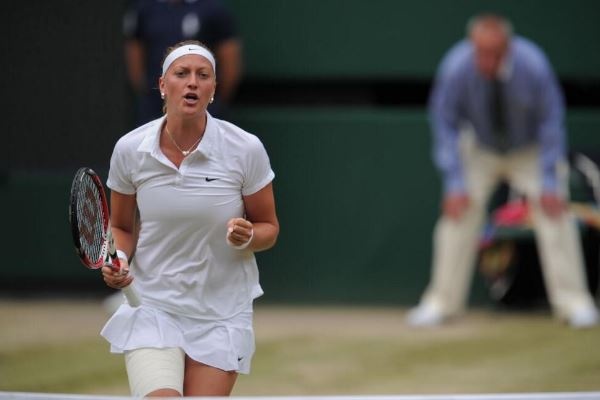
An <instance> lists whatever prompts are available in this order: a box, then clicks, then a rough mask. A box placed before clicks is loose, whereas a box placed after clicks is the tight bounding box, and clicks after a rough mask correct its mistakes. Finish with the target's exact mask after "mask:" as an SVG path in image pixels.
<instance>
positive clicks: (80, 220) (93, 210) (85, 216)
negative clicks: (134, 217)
mask: <svg viewBox="0 0 600 400" xmlns="http://www.w3.org/2000/svg"><path fill="white" fill-rule="evenodd" d="M69 221H70V222H71V233H72V235H73V243H74V244H75V249H76V250H77V255H79V258H80V259H81V262H82V263H83V265H85V266H86V267H88V268H90V269H98V268H101V267H102V266H104V265H105V264H111V265H112V266H113V269H115V270H117V271H119V270H120V268H121V262H120V261H119V258H118V257H117V249H116V248H115V243H114V240H113V236H112V232H111V229H110V216H109V211H108V201H107V199H106V192H105V191H104V186H102V181H101V180H100V177H99V176H98V175H97V174H96V173H95V172H94V171H93V170H92V169H91V168H85V167H84V168H80V169H79V170H78V171H77V173H76V174H75V177H74V178H73V184H72V185H71V196H70V199H69ZM122 290H123V293H124V294H125V297H126V298H127V302H128V303H129V305H130V306H132V307H137V306H139V305H140V300H139V298H138V296H137V294H136V293H135V291H134V290H133V287H131V285H129V286H127V287H125V288H123V289H122Z"/></svg>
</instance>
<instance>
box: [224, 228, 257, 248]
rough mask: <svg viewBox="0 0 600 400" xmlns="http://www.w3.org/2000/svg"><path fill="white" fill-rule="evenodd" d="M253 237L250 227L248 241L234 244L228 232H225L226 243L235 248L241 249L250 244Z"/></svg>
mask: <svg viewBox="0 0 600 400" xmlns="http://www.w3.org/2000/svg"><path fill="white" fill-rule="evenodd" d="M253 237H254V229H252V230H251V231H250V239H248V241H247V242H246V243H242V244H240V245H237V246H236V245H234V244H233V243H231V240H229V234H227V236H226V237H225V240H227V244H228V245H230V246H231V247H233V248H234V249H236V250H243V249H245V248H246V247H248V246H250V242H251V241H252V238H253Z"/></svg>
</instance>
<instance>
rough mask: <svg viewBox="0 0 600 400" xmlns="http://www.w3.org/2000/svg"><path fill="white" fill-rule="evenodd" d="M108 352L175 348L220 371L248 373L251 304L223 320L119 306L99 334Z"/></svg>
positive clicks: (251, 344) (251, 343)
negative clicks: (109, 348)
mask: <svg viewBox="0 0 600 400" xmlns="http://www.w3.org/2000/svg"><path fill="white" fill-rule="evenodd" d="M100 334H101V335H102V336H103V337H104V338H105V339H106V340H108V342H109V343H110V345H111V352H112V353H123V352H125V351H128V350H134V349H140V348H148V347H149V348H168V347H179V348H181V349H182V350H183V351H184V352H185V354H187V355H188V356H189V357H190V358H192V359H193V360H195V361H198V362H200V363H203V364H206V365H209V366H211V367H215V368H219V369H221V370H224V371H236V372H238V373H241V374H248V373H250V364H251V361H252V356H253V355H254V350H255V342H254V330H253V328H252V304H250V305H249V307H248V308H247V309H246V310H245V311H243V312H240V313H239V314H237V315H235V316H233V317H232V318H229V319H226V320H218V321H214V320H203V319H196V318H189V317H184V316H180V315H174V314H170V313H167V312H164V311H161V310H157V309H155V308H152V307H149V306H145V305H142V306H140V307H135V308H133V307H130V306H129V305H128V304H123V305H121V306H120V307H119V308H118V309H117V311H116V312H115V313H114V314H113V316H112V317H111V318H110V319H109V320H108V322H107V323H106V325H104V328H103V329H102V331H101V333H100Z"/></svg>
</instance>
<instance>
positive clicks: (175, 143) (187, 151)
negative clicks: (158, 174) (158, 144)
mask: <svg viewBox="0 0 600 400" xmlns="http://www.w3.org/2000/svg"><path fill="white" fill-rule="evenodd" d="M165 131H166V132H167V135H169V139H171V142H173V144H174V145H175V147H177V150H179V151H180V152H181V154H183V156H184V157H187V155H188V154H190V151H192V149H193V148H194V147H195V146H196V145H197V144H198V143H200V140H202V136H203V135H200V137H199V138H198V140H196V141H195V142H194V144H193V145H191V146H190V148H189V149H187V150H183V149H182V148H181V147H179V145H178V144H177V142H176V141H175V138H173V135H171V132H169V128H168V127H167V125H166V124H165Z"/></svg>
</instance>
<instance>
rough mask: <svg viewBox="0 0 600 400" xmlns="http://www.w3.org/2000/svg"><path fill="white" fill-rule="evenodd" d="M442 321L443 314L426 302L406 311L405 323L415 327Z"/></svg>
mask: <svg viewBox="0 0 600 400" xmlns="http://www.w3.org/2000/svg"><path fill="white" fill-rule="evenodd" d="M443 322H444V316H443V315H442V313H441V312H440V311H439V310H438V309H437V308H436V307H433V306H431V305H428V304H421V305H419V306H417V307H415V308H413V309H411V310H410V311H409V312H408V315H407V316H406V323H407V324H408V325H409V326H412V327H415V328H427V327H434V326H439V325H441V324H442V323H443Z"/></svg>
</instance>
